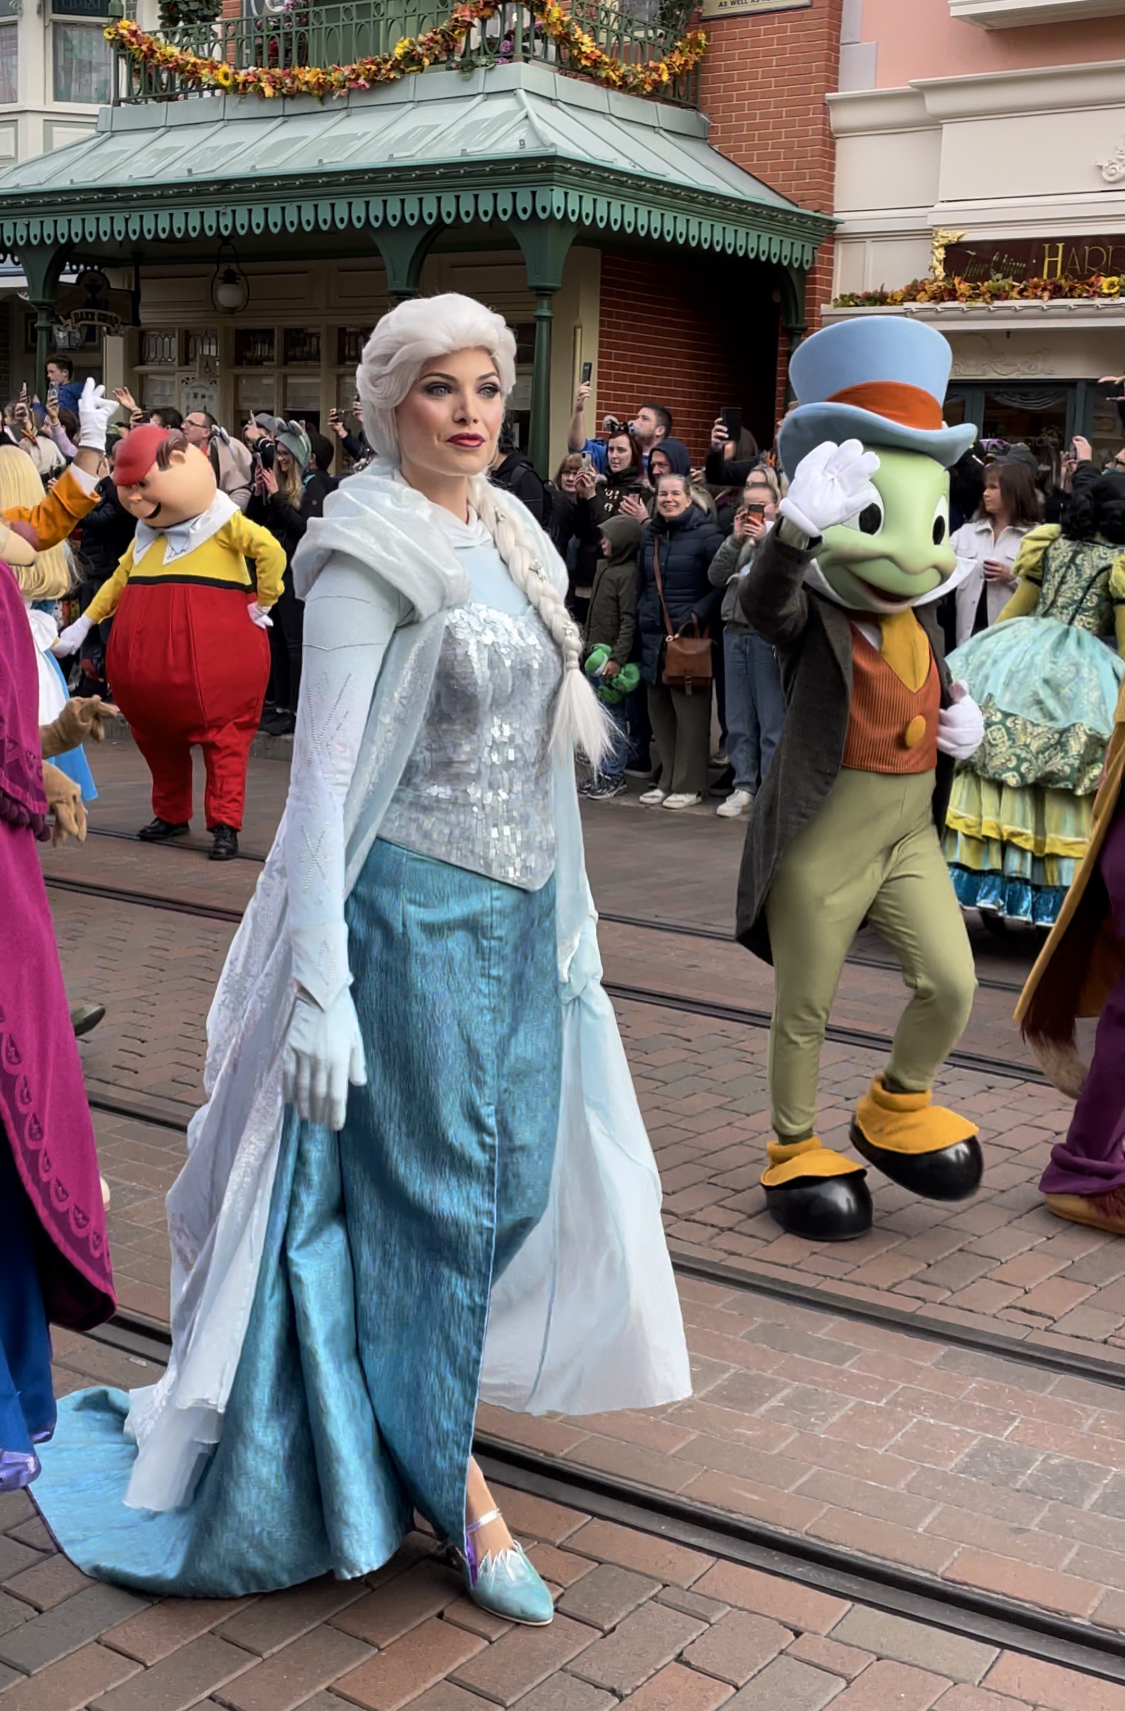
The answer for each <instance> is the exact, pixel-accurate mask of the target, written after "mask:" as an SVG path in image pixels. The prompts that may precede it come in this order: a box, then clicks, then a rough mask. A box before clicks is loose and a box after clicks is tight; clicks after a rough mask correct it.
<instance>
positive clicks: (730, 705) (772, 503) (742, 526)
mask: <svg viewBox="0 0 1125 1711" xmlns="http://www.w3.org/2000/svg"><path fill="white" fill-rule="evenodd" d="M780 500H781V490H780V488H779V486H778V481H777V476H776V475H775V474H774V472H773V470H772V469H770V468H769V467H768V466H767V465H766V464H759V465H758V466H757V468H755V469H752V470H751V471H750V474H749V475H748V476H747V478H746V485H745V487H744V488H743V490H742V503H741V505H740V506H739V508H738V510H737V511H736V512H735V515H734V527H733V529H732V531H731V533H730V534H729V535H728V536H727V538H726V540H725V541H724V542H723V544H722V546H721V547H720V548H719V550H718V552H717V553H716V554H715V556H714V558H713V559H712V560H711V568H710V571H709V572H708V577H709V580H710V582H711V586H712V587H713V588H723V589H725V590H726V592H725V593H724V595H723V608H722V620H723V661H724V664H725V666H726V718H727V758H728V759H729V761H730V765H731V770H732V772H733V774H734V784H733V788H732V789H731V793H730V795H729V796H728V797H727V798H726V800H725V801H724V802H720V804H719V806H718V807H717V808H716V810H715V812H716V814H718V816H719V818H720V819H722V820H737V819H738V817H739V816H740V815H741V814H744V813H745V812H746V810H747V808H749V806H750V804H751V802H753V800H754V798H755V796H756V795H757V794H758V790H759V788H760V787H761V783H762V780H763V779H764V778H765V776H766V773H767V772H768V771H769V767H770V762H771V761H772V759H773V756H774V751H775V750H776V748H777V745H778V741H779V739H780V737H781V727H782V725H783V724H784V722H785V697H784V695H783V693H782V689H781V672H780V670H779V668H778V663H777V655H776V654H775V653H774V651H773V649H772V647H770V645H769V643H768V642H765V641H763V640H762V638H761V636H758V635H755V633H754V631H753V630H752V629H751V628H750V626H749V624H748V623H747V622H746V619H745V617H744V616H743V613H742V607H741V605H740V603H739V599H738V588H739V583H740V582H741V581H742V578H743V577H744V576H745V575H746V573H747V571H748V570H749V569H750V566H751V564H752V563H753V562H754V555H755V553H756V552H757V550H758V547H759V545H760V543H761V542H762V541H763V540H764V539H765V537H766V535H767V534H768V533H769V530H770V525H771V523H772V522H773V520H774V518H775V517H776V516H777V507H778V504H779V502H780Z"/></svg>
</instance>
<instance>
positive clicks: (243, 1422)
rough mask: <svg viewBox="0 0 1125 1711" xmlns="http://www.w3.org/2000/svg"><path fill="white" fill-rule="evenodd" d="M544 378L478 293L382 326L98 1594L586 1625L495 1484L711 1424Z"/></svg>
mask: <svg viewBox="0 0 1125 1711" xmlns="http://www.w3.org/2000/svg"><path fill="white" fill-rule="evenodd" d="M514 381H515V341H514V338H513V336H512V333H511V332H510V330H509V329H508V328H507V327H506V326H505V325H504V322H503V321H502V320H501V318H500V317H499V316H498V315H495V314H493V313H491V312H490V311H489V310H487V309H485V308H483V307H482V305H481V304H479V303H476V302H474V301H473V300H472V299H471V298H467V297H461V296H457V295H453V294H449V295H445V296H440V297H433V298H419V299H416V300H414V301H412V302H408V303H404V304H402V305H400V306H399V307H398V308H397V309H394V310H393V311H392V312H391V313H390V314H388V315H385V316H384V317H383V319H382V320H381V321H380V322H379V325H378V326H377V327H376V329H375V331H374V333H373V334H372V336H371V338H370V340H369V341H368V344H367V347H366V349H365V351H364V355H363V361H362V363H361V365H360V369H359V373H358V376H357V384H358V388H359V393H360V397H361V399H362V400H363V405H364V427H365V429H366V432H367V437H368V440H369V442H370V444H371V445H372V447H373V448H374V449H375V453H376V456H375V459H374V461H373V462H372V463H371V464H370V465H369V466H368V467H367V468H366V469H364V470H363V471H362V473H360V474H357V475H355V476H353V477H351V478H350V479H349V480H348V481H346V482H345V483H344V484H343V485H342V486H341V488H340V489H339V491H338V492H337V493H334V494H332V495H331V496H330V498H329V499H328V501H327V504H326V506H325V511H324V516H323V518H320V519H316V520H314V521H312V522H311V523H310V524H309V527H308V531H307V533H306V535H305V538H304V541H303V542H302V544H301V548H300V550H299V552H298V553H297V554H296V555H295V558H294V577H295V582H296V587H297V592H298V594H299V595H300V597H301V598H302V599H303V600H304V602H305V625H304V663H303V675H302V682H301V706H300V711H299V714H298V720H297V730H296V740H295V745H294V754H293V766H292V772H291V776H290V784H289V795H288V799H287V802H286V808H285V815H284V818H283V820H282V824H281V826H280V828H279V830H278V835H277V838H276V840H275V843H274V847H273V849H272V851H271V852H270V856H269V859H268V861H267V862H266V864H265V868H264V870H263V873H262V876H261V878H260V880H259V882H258V886H257V889H256V891H255V895H254V898H253V901H252V903H251V906H250V908H249V910H248V911H247V913H246V916H245V917H244V919H243V922H242V925H241V926H240V928H239V931H238V933H237V935H236V937H235V940H234V943H233V944H232V946H231V950H230V954H229V956H228V958H227V963H226V967H225V968H224V970H223V975H222V979H221V981H220V983H219V988H218V991H217V993H216V995H215V1000H214V1003H213V1005H212V1007H211V1013H210V1016H209V1017H208V1023H207V1063H206V1068H205V1086H206V1092H207V1103H206V1105H204V1106H203V1108H202V1109H201V1111H200V1112H199V1113H198V1115H197V1116H196V1117H195V1118H194V1119H193V1121H192V1125H191V1132H190V1136H189V1153H188V1159H187V1163H186V1164H185V1166H184V1169H183V1171H182V1172H181V1174H180V1176H179V1178H178V1180H177V1182H176V1183H175V1185H174V1187H173V1189H172V1191H171V1194H170V1195H169V1198H168V1229H169V1235H170V1238H171V1243H172V1333H173V1346H172V1350H171V1354H170V1358H169V1364H168V1369H167V1373H166V1374H165V1376H164V1377H163V1378H162V1379H161V1381H160V1382H159V1383H158V1384H157V1385H155V1386H153V1387H150V1388H147V1389H144V1390H135V1391H133V1392H132V1393H131V1394H130V1395H128V1396H126V1395H124V1394H123V1393H121V1392H117V1391H107V1390H105V1389H99V1390H91V1391H86V1392H84V1393H83V1394H81V1395H78V1396H70V1397H67V1398H66V1399H65V1400H64V1402H63V1404H62V1407H61V1410H60V1414H61V1418H60V1422H59V1426H58V1430H57V1432H56V1434H55V1438H54V1440H53V1442H52V1443H51V1444H50V1445H49V1446H46V1450H45V1453H44V1455H43V1457H42V1459H43V1472H42V1476H41V1479H40V1481H39V1484H38V1485H37V1487H36V1495H37V1497H38V1499H39V1502H40V1506H41V1507H42V1509H43V1512H44V1514H45V1516H46V1517H47V1520H48V1522H49V1524H50V1526H51V1528H52V1530H53V1532H54V1533H55V1536H56V1537H57V1538H58V1540H59V1542H60V1544H61V1545H62V1547H63V1549H64V1550H65V1551H66V1552H67V1554H68V1555H69V1556H70V1557H71V1558H72V1559H73V1561H74V1562H76V1563H77V1564H78V1566H79V1567H80V1568H82V1569H83V1570H84V1571H85V1572H86V1573H87V1574H90V1575H93V1576H94V1577H96V1578H98V1579H101V1580H110V1581H116V1582H119V1583H121V1584H123V1585H126V1586H131V1587H135V1588H137V1589H139V1590H142V1591H144V1592H148V1593H153V1594H163V1595H178V1596H185V1595H187V1596H193V1595H194V1596H200V1597H235V1596H239V1595H241V1594H246V1593H254V1592H261V1591H266V1590H269V1589H271V1588H276V1587H282V1586H291V1585H293V1584H295V1583H297V1582H299V1581H305V1580H309V1579H311V1578H313V1577H314V1576H317V1575H322V1574H324V1573H326V1572H328V1573H334V1574H335V1575H336V1576H337V1577H339V1578H341V1579H346V1578H354V1577H358V1576H361V1575H365V1574H367V1573H369V1572H370V1571H371V1570H373V1569H376V1568H378V1567H379V1566H380V1565H381V1564H382V1563H384V1562H386V1561H387V1560H388V1559H389V1558H390V1557H391V1556H393V1555H394V1553H395V1551H396V1550H397V1548H398V1546H399V1543H400V1541H401V1539H402V1537H403V1534H404V1533H405V1532H406V1531H407V1530H408V1529H409V1528H410V1527H411V1526H412V1524H413V1518H414V1514H415V1512H420V1513H421V1514H422V1515H423V1516H424V1517H425V1518H426V1520H427V1521H428V1522H429V1523H430V1525H431V1526H432V1527H433V1529H434V1531H435V1532H436V1533H437V1535H438V1537H439V1538H440V1539H444V1540H447V1541H448V1542H449V1545H450V1546H451V1547H452V1548H453V1549H455V1550H456V1552H457V1553H458V1556H459V1558H460V1562H461V1566H462V1571H463V1573H464V1576H465V1580H466V1583H467V1588H468V1592H469V1595H470V1597H472V1598H473V1599H474V1600H475V1601H476V1602H477V1603H478V1604H481V1605H483V1606H484V1607H485V1608H486V1609H488V1610H491V1611H493V1612H495V1613H497V1614H499V1615H501V1616H503V1617H505V1618H506V1619H508V1620H512V1621H522V1622H529V1623H543V1622H548V1621H550V1620H551V1617H552V1614H553V1610H552V1604H551V1594H550V1591H549V1589H548V1588H547V1586H546V1585H545V1584H544V1582H543V1581H542V1580H541V1579H540V1578H539V1576H538V1574H537V1573H536V1571H535V1569H534V1567H533V1566H532V1564H531V1563H530V1561H529V1560H528V1559H527V1557H525V1556H524V1554H523V1552H522V1551H521V1550H520V1548H519V1546H518V1545H516V1544H515V1543H514V1542H513V1540H512V1537H511V1534H510V1533H509V1531H508V1529H507V1527H506V1525H505V1523H504V1519H503V1517H502V1516H501V1514H500V1513H499V1511H498V1510H497V1508H496V1507H495V1504H494V1503H493V1500H492V1498H491V1496H490V1494H489V1491H488V1487H487V1485H486V1483H485V1480H484V1477H483V1474H482V1473H481V1470H480V1469H479V1468H478V1466H477V1464H476V1462H475V1461H474V1460H473V1457H472V1441H473V1429H474V1421H475V1417H476V1409H477V1403H478V1399H480V1400H484V1401H486V1402H489V1403H492V1404H496V1405H499V1406H502V1407H507V1408H510V1409H513V1410H519V1411H523V1412H528V1413H543V1412H546V1411H552V1410H558V1411H560V1412H562V1413H567V1414H588V1413H599V1412H601V1411H602V1410H604V1409H614V1408H636V1407H649V1406H659V1405H661V1404H663V1403H667V1402H670V1401H672V1400H673V1399H675V1398H677V1397H682V1396H684V1395H686V1394H687V1393H688V1391H689V1389H690V1380H689V1372H688V1363H687V1351H686V1347H685V1343H684V1335H683V1325H682V1322H681V1319H680V1313H679V1303H678V1299H677V1295H676V1286H675V1280H674V1278H673V1276H672V1270H671V1265H670V1263H669V1259H668V1250H667V1247H666V1246H665V1243H664V1237H663V1232H662V1229H661V1221H660V1183H659V1178H658V1176H657V1173H656V1168H655V1165H654V1162H653V1158H652V1151H651V1148H650V1146H649V1144H648V1139H647V1136H646V1134H645V1130H644V1125H643V1122H642V1120H641V1116H640V1112H639V1110H638V1107H637V1101H636V1097H635V1095H634V1092H633V1087H632V1082H631V1080H630V1076H629V1070H628V1066H627V1064H626V1061H625V1054H624V1052H623V1050H622V1047H621V1040H620V1038H619V1035H618V1032H617V1025H616V1020H615V1018H614V1014H613V1010H612V1007H611V1005H610V1003H609V1000H608V999H607V997H606V995H605V993H604V991H603V990H602V986H601V965H600V962H599V958H598V948H597V934H596V919H597V918H596V915H595V913H594V909H593V904H592V901H591V897H590V889H589V886H588V884H587V882H586V872H585V865H584V862H583V854H582V830H581V821H580V819H579V815H578V797H577V792H576V788H575V775H574V749H575V747H576V746H580V747H582V748H583V749H584V750H585V752H586V753H587V755H588V756H589V757H590V759H591V760H592V761H594V762H595V764H596V762H597V760H598V758H599V756H600V755H601V753H603V752H604V746H605V742H606V730H605V724H604V716H603V715H602V713H601V712H600V710H599V707H598V703H597V701H596V700H595V698H594V695H593V693H592V691H591V689H590V686H589V682H588V680H587V679H586V677H585V675H584V673H583V672H582V671H581V670H580V654H581V638H580V636H579V634H578V632H577V630H576V629H575V627H574V624H573V622H572V621H571V619H570V617H569V614H568V613H567V611H566V607H565V605H564V596H565V593H566V584H567V579H566V569H565V567H564V565H563V564H562V562H561V560H560V559H559V557H558V555H557V553H556V552H555V551H554V548H553V547H552V546H551V544H550V542H549V541H548V539H547V537H546V535H544V534H543V532H542V530H541V529H540V528H539V526H538V524H537V523H536V522H535V521H534V519H533V518H532V516H531V514H530V513H529V512H528V511H527V510H525V508H524V507H523V506H522V505H521V504H520V502H519V500H518V499H515V498H513V497H512V496H511V495H510V494H506V493H503V492H500V491H498V490H496V489H494V488H492V487H491V486H490V485H489V484H488V481H487V479H486V477H485V472H486V471H487V469H488V468H489V465H490V462H491V460H492V457H493V454H494V452H495V449H496V442H497V436H498V434H499V430H500V426H501V423H502V420H503V416H504V400H505V398H506V396H507V394H508V393H509V392H510V391H511V388H512V386H513V384H514Z"/></svg>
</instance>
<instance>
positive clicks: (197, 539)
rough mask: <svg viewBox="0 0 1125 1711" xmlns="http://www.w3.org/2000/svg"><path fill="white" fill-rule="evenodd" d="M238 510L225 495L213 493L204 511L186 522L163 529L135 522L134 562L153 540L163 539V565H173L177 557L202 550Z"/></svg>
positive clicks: (142, 555) (171, 524) (140, 557)
mask: <svg viewBox="0 0 1125 1711" xmlns="http://www.w3.org/2000/svg"><path fill="white" fill-rule="evenodd" d="M237 510H238V506H237V505H236V504H235V502H234V500H233V499H231V498H230V497H229V495H228V494H226V493H216V494H215V497H214V499H212V501H211V503H210V505H208V507H207V509H206V511H201V512H200V513H199V516H198V517H189V518H188V519H187V521H186V522H185V523H170V524H169V525H168V527H167V528H164V529H151V528H150V527H149V525H148V524H147V523H138V524H137V532H136V537H135V545H134V547H133V563H134V564H136V563H138V562H139V560H141V559H142V558H143V557H144V555H145V553H146V552H147V551H148V549H149V547H150V546H151V545H152V543H153V541H158V540H160V538H161V537H162V536H163V539H164V543H165V545H164V558H163V561H162V562H163V563H164V564H172V563H174V561H175V560H176V559H178V558H184V557H185V556H186V555H187V554H188V553H190V552H194V551H195V549H196V547H201V546H202V545H203V543H204V541H209V540H210V539H211V536H212V535H217V534H218V532H219V530H220V529H221V528H222V526H223V524H224V523H226V522H228V521H229V519H230V518H231V517H233V516H234V514H235V512H236V511H237Z"/></svg>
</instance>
